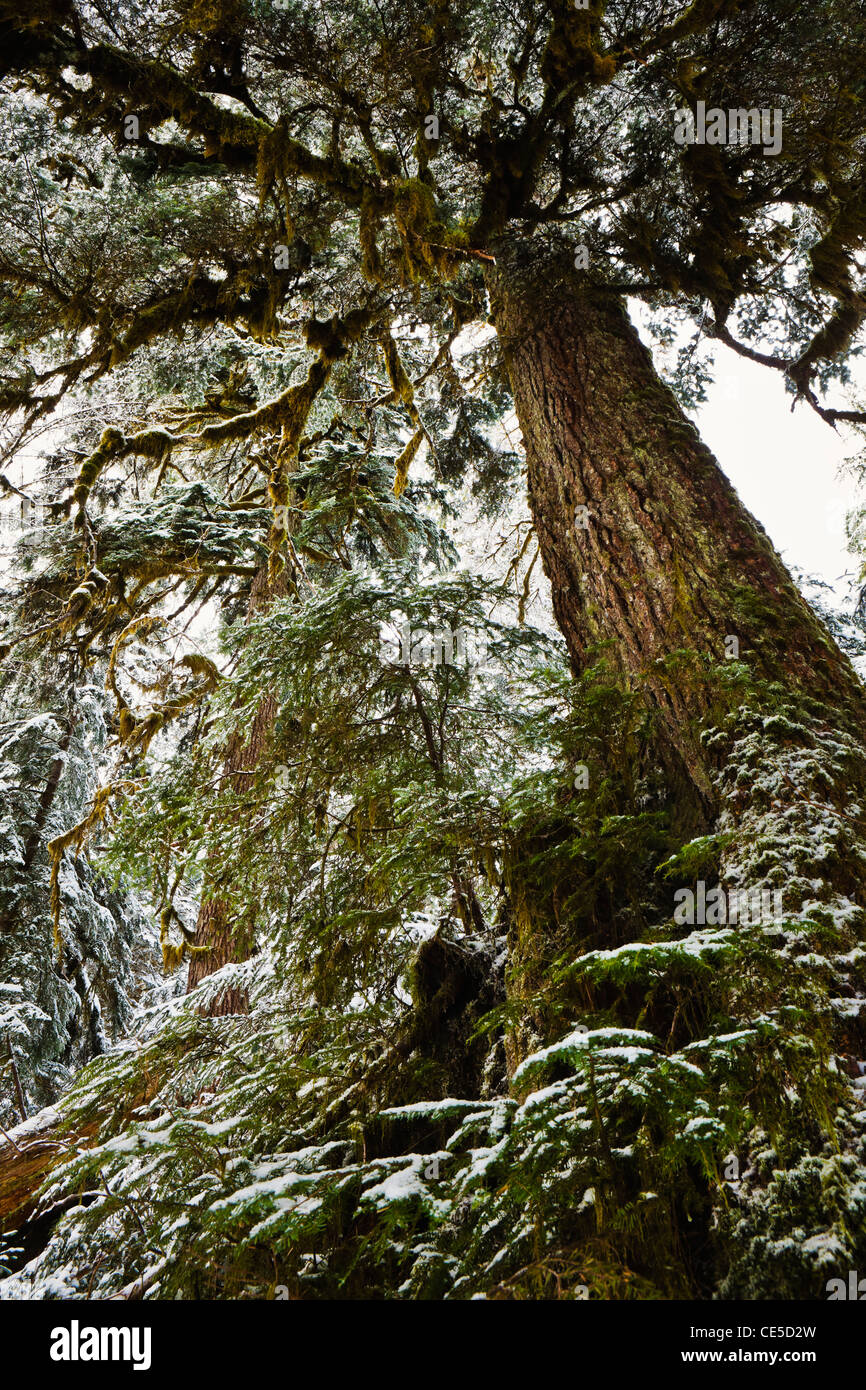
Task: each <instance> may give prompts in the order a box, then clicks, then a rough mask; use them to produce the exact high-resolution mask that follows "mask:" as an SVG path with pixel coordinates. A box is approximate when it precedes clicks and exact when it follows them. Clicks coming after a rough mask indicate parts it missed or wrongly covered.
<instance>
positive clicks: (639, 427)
mask: <svg viewBox="0 0 866 1390" xmlns="http://www.w3.org/2000/svg"><path fill="white" fill-rule="evenodd" d="M489 286H490V291H491V305H492V321H493V323H494V324H495V326H496V329H497V332H498V335H499V339H500V343H501V348H502V352H503V356H504V360H505V363H506V365H507V368H508V371H509V374H510V377H511V382H512V388H513V393H514V401H515V407H516V411H517V416H518V419H519V422H520V427H521V430H522V434H523V440H524V444H525V449H526V460H527V471H528V486H529V497H530V503H531V508H532V514H533V517H534V522H535V527H536V531H537V534H538V538H539V546H540V550H541V555H542V559H543V562H544V567H545V570H546V573H547V575H548V577H549V579H550V582H551V586H552V594H553V604H554V610H555V614H556V618H557V621H558V623H559V626H560V628H561V630H562V632H563V634H564V636H565V639H566V642H567V645H568V649H569V652H570V655H571V659H572V663H573V665H574V668H575V670H576V671H581V670H583V669H585V668H586V667H587V666H588V665H589V664H590V663H591V662H592V660H593V659H594V657H595V655H596V654H597V653H599V649H601V654H603V655H605V656H606V657H607V660H608V662H609V663H611V664H612V665H613V667H614V669H615V670H616V672H617V673H618V677H617V678H618V680H619V681H620V683H621V684H623V685H625V686H628V687H630V688H632V689H636V690H638V691H639V692H640V693H641V694H642V696H643V698H644V699H645V701H646V703H647V707H648V709H649V711H650V713H651V716H652V720H653V722H654V724H655V726H656V728H657V730H658V748H657V758H658V761H659V763H660V764H661V765H662V767H663V768H664V770H665V772H666V774H667V779H666V780H667V783H668V786H669V787H671V788H672V789H673V791H674V795H673V800H676V799H677V793H678V791H679V789H681V788H682V786H683V782H686V783H688V784H689V786H690V788H691V803H692V811H691V813H690V815H689V816H687V817H686V818H685V820H684V822H683V834H682V836H681V838H680V841H679V843H681V844H683V845H684V844H685V843H686V842H691V841H692V838H693V837H694V836H696V835H706V834H709V835H710V837H712V838H713V839H714V840H715V842H717V848H718V858H717V860H716V862H715V866H714V867H715V872H716V873H717V874H718V880H719V884H720V885H721V886H723V887H724V888H725V890H726V891H729V890H730V889H732V888H733V889H736V890H738V891H740V892H742V891H751V892H753V893H756V892H757V893H759V892H764V891H766V892H768V893H778V894H779V895H780V899H781V903H782V906H783V920H781V921H779V920H778V914H777V916H776V917H775V918H774V919H773V921H772V922H771V923H770V924H769V925H768V924H767V923H766V922H764V923H759V924H757V925H756V924H754V923H748V922H747V923H746V924H745V925H744V924H742V923H740V924H736V925H734V927H733V928H731V926H730V922H728V924H727V925H723V926H721V927H719V929H718V930H714V924H713V921H712V919H711V918H707V923H708V925H707V926H701V925H700V924H699V925H698V926H697V927H696V928H695V929H693V930H692V931H691V932H689V929H688V927H687V926H684V927H679V928H677V927H676V926H675V925H674V913H673V901H671V903H670V905H669V906H668V907H667V908H666V909H665V910H664V911H663V912H662V913H661V914H660V918H661V920H659V921H658V922H657V923H656V922H651V923H650V924H649V925H650V926H651V927H652V931H651V932H649V933H647V932H646V931H643V932H641V931H637V932H636V935H639V936H640V937H641V940H642V942H644V943H646V941H647V939H649V943H650V944H649V945H647V944H642V946H641V948H640V950H641V952H643V954H639V953H636V954H633V955H632V956H630V957H628V956H625V957H624V956H623V955H622V951H623V942H622V939H621V937H620V938H617V937H615V936H612V938H611V940H609V941H607V942H604V941H602V942H599V940H598V936H597V934H596V936H595V938H594V939H587V937H586V936H581V930H582V928H581V927H580V926H579V925H576V926H574V927H572V928H571V931H572V936H571V938H570V939H569V938H568V936H567V930H568V928H567V924H566V936H565V938H564V936H563V928H562V923H561V922H558V921H557V922H556V930H557V933H558V934H557V935H556V936H555V939H554V919H555V918H556V917H557V913H556V911H555V910H553V911H544V910H537V911H534V912H529V911H527V912H523V913H522V926H520V927H519V928H518V930H517V931H516V933H515V934H513V938H512V950H511V958H510V966H509V981H508V988H509V993H510V995H511V997H512V999H514V1000H520V999H521V998H528V996H529V995H530V994H531V993H532V991H533V990H534V991H536V993H537V990H538V988H539V982H540V981H541V982H542V986H543V977H544V962H548V963H549V962H551V961H552V960H553V959H555V958H560V959H561V957H562V954H563V951H565V952H568V953H570V955H571V958H572V960H573V961H574V969H573V971H572V974H571V975H570V977H569V978H570V980H571V981H572V982H573V981H574V980H575V978H578V979H580V980H582V981H583V984H582V985H581V989H582V990H583V993H582V995H580V996H579V998H578V996H575V995H572V996H570V1000H571V1001H573V1002H574V1003H577V1004H579V1003H580V1001H581V1000H582V1004H583V1009H584V1012H583V1017H584V1018H585V1019H586V1020H588V1021H589V1023H590V1025H591V1026H592V1019H593V1016H596V1017H598V1018H599V1022H600V1023H602V1024H604V1025H608V1024H610V1023H614V1024H615V1025H617V1026H623V1027H627V1028H631V1029H636V1028H641V1029H645V1030H646V1029H649V1030H650V1031H651V1032H654V1033H655V1035H656V1038H657V1046H658V1047H659V1049H660V1050H661V1051H662V1052H666V1053H669V1054H670V1053H672V1052H675V1051H676V1050H677V1049H682V1048H690V1047H695V1048H698V1049H699V1051H697V1052H688V1053H687V1054H686V1056H688V1057H690V1058H696V1059H698V1060H699V1061H700V1062H701V1065H706V1090H705V1092H704V1098H703V1100H702V1101H701V1105H702V1106H703V1107H704V1109H703V1110H702V1111H701V1112H700V1113H701V1114H704V1115H707V1116H709V1115H714V1116H715V1119H714V1120H713V1123H714V1124H717V1126H718V1132H719V1133H720V1134H724V1133H727V1134H728V1136H729V1142H730V1143H731V1147H732V1149H733V1151H734V1153H735V1154H736V1155H737V1156H738V1160H737V1161H738V1163H739V1164H741V1165H743V1166H744V1168H746V1169H747V1170H748V1173H749V1178H748V1181H747V1182H744V1183H742V1184H741V1185H740V1186H739V1187H738V1189H737V1201H738V1202H739V1207H738V1209H737V1210H733V1209H732V1208H731V1206H730V1202H729V1200H728V1194H726V1193H725V1192H724V1191H722V1195H721V1196H719V1195H718V1193H719V1189H716V1191H715V1193H713V1192H712V1190H710V1194H709V1196H707V1197H706V1199H705V1198H701V1199H700V1200H701V1201H704V1200H706V1203H707V1206H706V1216H705V1224H703V1226H702V1230H703V1236H702V1240H703V1245H702V1249H703V1250H704V1252H705V1254H706V1252H707V1251H710V1252H713V1253H712V1259H713V1260H714V1261H715V1268H714V1272H713V1274H712V1276H711V1277H710V1276H707V1279H708V1282H707V1284H706V1285H705V1288H708V1289H714V1290H715V1291H721V1292H722V1294H723V1296H729V1297H730V1296H734V1297H737V1296H739V1297H750V1298H755V1297H757V1298H764V1297H791V1296H799V1297H803V1296H805V1297H815V1296H816V1293H815V1290H816V1289H817V1288H819V1287H822V1285H821V1284H820V1283H819V1278H820V1270H819V1269H818V1264H817V1263H816V1262H817V1260H818V1257H817V1255H815V1254H814V1251H817V1250H819V1249H820V1248H821V1242H822V1241H824V1240H837V1238H838V1241H839V1242H840V1244H839V1245H838V1250H839V1252H840V1254H839V1258H840V1259H841V1260H843V1263H844V1260H845V1259H847V1260H850V1261H854V1262H855V1263H851V1265H850V1267H851V1268H856V1267H857V1265H856V1261H857V1260H860V1261H861V1263H862V1260H863V1259H864V1258H866V1234H864V1230H863V1224H864V1223H863V1219H862V1204H861V1203H860V1201H859V1198H858V1196H857V1192H856V1190H855V1189H856V1184H855V1182H854V1178H853V1177H851V1178H850V1180H849V1178H848V1177H847V1176H846V1177H845V1178H844V1179H842V1180H841V1183H840V1187H839V1188H838V1189H836V1188H834V1187H833V1186H832V1184H830V1185H829V1186H827V1185H824V1186H822V1182H823V1181H824V1180H823V1179H822V1180H821V1181H818V1179H817V1178H813V1176H812V1175H814V1174H819V1173H820V1172H822V1171H824V1166H825V1165H826V1164H827V1163H828V1162H829V1160H828V1159H827V1157H826V1155H827V1154H828V1152H830V1150H831V1149H833V1148H834V1146H835V1152H836V1153H837V1155H838V1160H834V1163H837V1162H838V1168H839V1172H840V1173H842V1172H845V1173H846V1174H849V1173H850V1174H855V1173H856V1168H857V1164H858V1163H862V1161H863V1156H864V1154H866V1136H864V1124H863V1122H862V1114H863V1112H862V1098H861V1095H860V1092H859V1090H858V1089H857V1086H856V1085H855V1086H854V1087H852V1086H851V1085H850V1080H849V1078H855V1077H858V1076H859V1074H860V1072H861V1069H862V1067H863V1063H864V1058H866V972H864V968H863V960H864V956H866V952H864V949H863V946H864V942H866V913H864V904H866V756H864V747H866V693H864V689H863V686H862V685H861V683H860V682H859V680H858V679H857V676H856V674H855V672H854V671H853V668H852V667H851V665H850V663H849V662H848V660H847V659H846V658H845V657H844V656H843V655H842V653H841V652H840V651H839V650H838V648H837V647H836V645H835V643H834V642H833V641H832V639H831V637H830V636H829V634H828V633H827V632H826V630H825V629H824V628H823V626H822V625H821V623H820V622H819V620H818V619H817V618H816V616H815V615H814V614H813V612H812V610H811V609H810V608H809V606H808V605H807V604H806V603H805V601H804V600H803V598H802V597H801V595H800V594H799V592H798V590H797V589H796V587H795V585H794V584H793V582H792V580H791V578H790V576H789V575H788V573H787V571H786V569H785V567H784V565H783V563H782V561H781V560H780V558H779V556H778V555H777V553H776V551H775V550H774V549H773V546H772V545H771V543H770V541H769V539H768V538H767V536H766V534H765V532H764V531H763V529H762V528H761V526H760V525H759V524H758V522H757V521H755V519H754V518H753V517H752V516H751V515H750V514H749V513H748V511H747V510H746V509H745V508H744V507H743V505H742V504H741V502H740V500H739V498H738V497H737V494H736V492H735V491H734V489H733V487H732V486H731V484H730V483H729V482H728V480H727V479H726V477H725V476H724V474H723V473H722V471H721V469H720V468H719V466H718V464H717V462H716V460H715V459H714V458H713V456H712V454H711V453H710V451H709V450H708V449H707V448H706V446H705V445H704V444H703V443H702V442H701V440H700V438H699V437H698V435H697V433H696V431H695V429H694V427H693V426H692V424H691V423H690V422H689V421H688V420H687V418H686V417H685V415H684V414H683V412H682V410H681V409H680V407H679V405H678V403H677V401H676V399H675V397H674V396H673V394H672V393H671V391H670V390H669V389H668V388H667V387H666V386H665V385H664V384H663V383H662V382H661V381H660V380H659V378H658V376H657V374H656V372H655V370H654V368H653V365H652V360H651V357H650V355H649V353H648V352H647V350H646V349H645V348H644V346H643V345H642V344H641V342H640V340H639V338H638V335H637V333H636V331H635V329H634V328H633V326H632V325H631V323H630V321H629V319H628V317H627V314H626V312H625V309H624V307H623V305H622V303H621V301H620V300H619V299H618V298H617V297H616V296H615V295H614V294H612V293H610V292H609V291H606V290H605V289H604V288H603V287H599V286H594V285H593V284H592V283H591V282H590V280H589V278H588V277H587V276H586V275H581V274H579V273H578V272H577V271H576V270H575V269H574V268H573V265H572V262H571V259H570V257H569V256H568V255H566V254H564V253H562V252H559V253H557V254H553V255H547V256H546V257H542V256H538V254H537V253H533V251H532V249H531V244H524V245H519V246H513V245H512V246H504V247H501V248H500V249H498V250H497V263H496V269H495V271H493V272H491V274H490V279H489ZM734 657H739V660H740V662H741V663H742V665H741V666H739V667H737V668H729V667H727V666H726V664H725V662H726V658H727V659H730V658H734ZM728 677H730V678H728ZM577 814H578V816H579V811H578V812H577ZM689 827H691V829H690V830H689ZM702 844H703V841H700V842H696V848H699V847H700V845H702ZM695 876H696V877H697V875H695ZM671 898H673V892H672V893H671ZM515 907H516V910H517V909H519V908H520V903H519V901H517V902H516V904H515ZM554 908H555V904H554ZM719 920H720V919H719V918H716V919H715V921H716V922H718V921H719ZM721 922H722V923H725V922H726V918H725V917H722V918H721ZM686 935H688V947H687V949H683V947H682V945H681V942H682V939H683V937H685V936H686ZM548 938H549V939H548ZM654 942H661V943H665V944H662V945H661V946H658V947H656V946H655V945H654V944H653V943H654ZM667 943H670V948H669V945H668V944H667ZM599 947H602V948H604V949H602V950H601V954H599ZM628 949H629V947H628V943H625V950H626V952H627V951H628ZM666 952H667V954H666ZM584 958H586V959H587V960H588V961H590V962H591V965H590V966H589V967H588V968H587V970H584V967H583V965H582V961H583V959H584ZM641 961H646V962H648V963H651V964H648V965H647V968H646V973H645V974H644V975H642V974H641V968H642V967H641ZM691 961H694V962H695V966H694V971H693V973H691V974H689V971H690V970H691V965H690V964H689V963H690V962H691ZM626 965H627V966H628V969H629V971H630V972H631V973H630V976H629V983H628V985H623V984H622V980H623V975H622V973H620V974H619V975H617V973H616V969H617V968H618V969H620V971H622V970H624V969H625V967H626ZM707 966H709V969H708V968H707ZM587 971H588V973H587ZM556 987H558V986H554V985H553V984H551V986H550V988H551V989H554V988H556ZM576 1011H577V1009H576V1010H575V1012H576ZM554 1016H556V1015H554ZM561 1016H562V1015H561V1012H560V1015H559V1017H561ZM572 1016H573V1015H572ZM726 1030H727V1031H726ZM736 1030H739V1032H737V1031H736ZM539 1032H542V1033H543V1029H541V1028H539V1025H538V1014H536V1016H535V1017H534V1018H533V1019H532V1020H531V1026H528V1027H527V1028H526V1029H524V1030H523V1033H521V1030H520V1029H519V1028H518V1029H516V1030H515V1037H516V1038H517V1043H516V1045H514V1044H513V1045H512V1055H511V1058H510V1065H511V1067H512V1069H513V1067H514V1065H515V1064H516V1063H517V1062H519V1061H520V1060H521V1059H522V1055H525V1052H526V1050H527V1047H528V1045H529V1044H530V1043H537V1039H538V1034H539ZM533 1033H534V1035H535V1036H534V1037H533ZM737 1036H741V1037H742V1038H743V1039H748V1042H744V1043H743V1050H742V1055H740V1054H739V1053H738V1054H737V1061H736V1066H734V1063H733V1062H732V1061H730V1059H728V1060H724V1061H720V1060H719V1059H720V1058H727V1057H728V1054H727V1052H726V1049H727V1048H728V1047H734V1049H735V1050H736V1044H734V1043H727V1042H725V1043H723V1042H720V1041H719V1038H720V1037H725V1038H727V1037H735V1038H736V1037H737ZM550 1040H551V1038H550V1037H543V1036H542V1041H544V1042H547V1041H550ZM735 1072H736V1081H735V1080H734V1073H735ZM623 1084H624V1086H625V1091H624V1094H626V1093H627V1091H628V1085H629V1083H628V1081H627V1080H624V1083H623ZM695 1113H696V1116H697V1113H698V1112H695ZM702 1122H703V1121H701V1123H702ZM768 1132H769V1133H772V1134H773V1143H774V1163H775V1165H776V1170H775V1171H771V1167H772V1166H771V1165H770V1166H768V1164H767V1163H766V1160H765V1159H762V1158H761V1153H762V1145H766V1141H767V1133H768ZM828 1145H829V1146H830V1147H829V1148H828ZM718 1161H719V1162H721V1157H719V1160H718ZM671 1171H672V1170H671ZM834 1171H835V1169H834ZM659 1181H662V1183H663V1185H665V1190H666V1191H667V1192H669V1193H673V1192H674V1190H675V1188H676V1183H677V1181H679V1180H678V1179H676V1180H675V1179H674V1177H673V1176H670V1181H668V1178H660V1179H659ZM683 1181H684V1183H685V1181H686V1180H685V1178H684V1179H683ZM689 1181H691V1179H689ZM828 1181H829V1180H828ZM846 1184H847V1186H846ZM683 1190H685V1188H684V1189H683ZM680 1220H681V1218H680ZM689 1222H691V1217H690V1218H689ZM695 1229H696V1227H695V1226H694V1225H690V1224H689V1225H682V1226H681V1227H680V1236H679V1237H677V1239H678V1240H680V1239H681V1240H682V1242H683V1243H686V1242H687V1241H688V1240H689V1239H690V1238H691V1235H692V1234H693V1232H694V1231H695ZM771 1230H772V1232H773V1239H772V1240H770V1239H769V1237H768V1232H770V1231H771ZM840 1233H841V1234H840ZM807 1239H808V1240H809V1241H812V1242H813V1244H810V1245H809V1246H806V1245H805V1244H804V1243H805V1242H806V1241H807ZM725 1241H727V1242H728V1244H727V1247H726V1253H722V1249H721V1247H722V1245H723V1244H724V1242H725ZM801 1247H802V1248H801ZM843 1249H844V1252H845V1253H844V1255H843V1254H842V1253H841V1252H842V1251H843ZM794 1251H796V1252H797V1253H796V1254H794V1253H792V1252H794ZM707 1258H710V1257H709V1256H707ZM649 1272H650V1274H653V1271H652V1270H650V1271H649ZM834 1272H835V1270H834Z"/></svg>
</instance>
